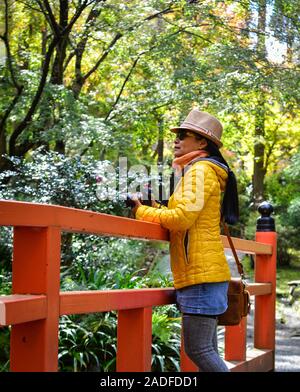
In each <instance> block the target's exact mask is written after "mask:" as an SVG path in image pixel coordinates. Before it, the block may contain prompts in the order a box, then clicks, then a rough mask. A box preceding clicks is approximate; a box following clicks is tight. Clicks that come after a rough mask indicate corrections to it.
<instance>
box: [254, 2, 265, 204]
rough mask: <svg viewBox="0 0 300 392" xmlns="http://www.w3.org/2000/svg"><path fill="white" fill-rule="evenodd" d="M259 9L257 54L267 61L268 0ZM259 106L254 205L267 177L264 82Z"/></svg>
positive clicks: (256, 120)
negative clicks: (265, 163)
mask: <svg viewBox="0 0 300 392" xmlns="http://www.w3.org/2000/svg"><path fill="white" fill-rule="evenodd" d="M258 4H259V10H258V26H257V29H258V37H257V45H256V53H257V56H258V57H259V58H260V59H261V60H263V61H265V60H266V56H267V50H266V11H267V4H266V0H259V2H258ZM256 94H257V106H256V110H255V132H254V162H253V199H254V207H255V208H256V207H257V206H258V204H260V203H261V202H262V201H263V197H264V179H265V174H266V170H265V165H264V160H265V140H264V137H265V105H266V96H265V87H264V85H263V84H261V85H259V86H258V88H257V92H256Z"/></svg>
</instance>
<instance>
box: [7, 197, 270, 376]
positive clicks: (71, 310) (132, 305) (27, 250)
mask: <svg viewBox="0 0 300 392" xmlns="http://www.w3.org/2000/svg"><path fill="white" fill-rule="evenodd" d="M0 226H13V227H14V252H13V266H12V267H13V268H12V270H13V281H12V295H8V296H0V325H12V330H11V347H10V353H11V370H12V371H56V370H57V356H58V323H59V316H61V315H67V314H80V313H93V312H105V311H117V312H118V337H117V342H118V349H117V370H118V371H149V370H150V369H151V336H152V332H151V315H152V307H153V306H160V305H166V304H172V303H175V295H174V294H175V291H174V289H173V288H154V289H131V290H103V291H100V290H93V291H80V292H76V291H74V292H61V291H60V290H59V288H60V276H59V275H60V248H61V233H62V232H63V231H65V232H78V233H85V234H96V235H105V236H114V237H122V238H137V239H147V240H154V241H163V242H167V241H169V233H168V231H167V230H165V229H163V228H162V227H161V226H160V225H158V224H155V223H149V222H141V221H136V220H134V219H129V218H124V217H118V216H112V215H108V214H102V213H97V212H93V211H85V210H77V209H74V208H69V207H61V206H55V205H45V204H39V203H24V202H17V201H8V200H1V201H0ZM221 239H222V242H223V246H224V248H229V244H228V241H227V238H226V237H225V236H221ZM276 241H277V240H276V233H275V232H272V231H270V232H259V233H257V234H256V241H250V240H244V239H241V238H233V242H234V245H235V247H236V249H237V250H238V251H240V252H242V253H249V254H256V263H255V280H256V282H255V283H250V284H248V285H247V288H248V290H249V292H250V294H251V295H253V296H255V328H254V336H255V338H254V347H255V349H254V351H253V352H251V353H247V351H246V336H247V334H246V328H247V319H246V318H243V320H242V322H241V323H240V325H238V326H234V327H226V328H225V359H226V360H228V361H231V365H230V366H231V367H232V366H234V367H233V369H232V370H248V371H250V370H251V371H255V370H256V369H260V370H265V371H268V370H272V369H274V352H275V339H274V337H275V295H276V293H275V287H276ZM128 345H129V346H130V352H131V353H134V355H133V356H131V357H133V358H132V359H131V360H128V349H129V347H128ZM234 361H235V364H234ZM181 369H182V370H183V371H186V370H188V371H193V370H195V365H193V364H192V363H191V361H190V360H188V358H187V357H186V355H185V353H184V350H182V355H181Z"/></svg>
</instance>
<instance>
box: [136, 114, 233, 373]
mask: <svg viewBox="0 0 300 392" xmlns="http://www.w3.org/2000/svg"><path fill="white" fill-rule="evenodd" d="M172 131H173V132H175V133H176V139H175V145H174V156H175V159H174V161H173V167H174V168H175V169H176V170H177V172H178V171H181V173H182V177H181V179H180V180H179V182H178V184H177V186H176V187H175V190H174V193H173V195H172V196H171V197H170V200H169V202H168V207H163V206H159V205H158V204H156V205H154V207H149V206H144V205H142V204H141V202H140V201H139V200H137V199H135V208H134V211H135V214H136V218H137V219H140V220H144V221H148V222H157V223H160V224H161V225H162V226H163V227H165V228H166V229H169V231H170V257H171V269H172V273H173V278H174V287H175V289H176V300H177V304H178V307H179V309H180V311H181V312H182V317H183V336H184V347H185V351H186V353H187V355H188V356H189V357H190V359H191V360H192V361H193V362H194V363H195V364H196V365H197V366H198V367H199V370H200V371H205V372H228V368H227V366H226V364H225V362H224V361H223V360H222V359H221V358H220V356H219V354H218V348H217V317H218V315H219V314H222V313H224V312H225V310H226V308H227V288H228V281H229V280H230V270H229V267H228V264H227V261H226V258H225V255H224V249H223V245H222V242H221V238H220V218H221V214H222V217H223V218H224V219H225V221H226V222H227V223H230V224H234V223H236V222H237V220H238V195H237V185H236V179H235V176H234V174H233V172H232V171H231V170H230V169H229V166H228V164H227V162H226V161H225V160H224V158H223V157H222V155H221V153H220V151H219V148H220V147H221V146H222V143H221V140H220V139H221V135H222V131H223V128H222V125H221V123H220V122H219V121H218V120H217V119H216V118H215V117H213V116H211V115H210V114H208V113H206V112H200V111H199V110H197V109H193V110H192V111H191V112H190V113H189V115H188V116H187V118H186V119H185V120H184V122H183V123H182V124H181V126H180V127H178V128H173V129H172ZM224 191H225V193H224V196H223V200H222V202H221V193H222V192H224Z"/></svg>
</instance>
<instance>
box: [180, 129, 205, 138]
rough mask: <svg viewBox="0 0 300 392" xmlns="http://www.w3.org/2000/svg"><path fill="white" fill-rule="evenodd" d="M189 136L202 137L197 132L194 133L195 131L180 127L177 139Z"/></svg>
mask: <svg viewBox="0 0 300 392" xmlns="http://www.w3.org/2000/svg"><path fill="white" fill-rule="evenodd" d="M187 136H194V137H196V138H197V139H198V138H199V139H200V137H199V135H197V134H196V133H194V132H191V131H187V130H185V129H180V130H179V131H178V132H177V133H176V139H179V140H184V139H185V138H186V137H187Z"/></svg>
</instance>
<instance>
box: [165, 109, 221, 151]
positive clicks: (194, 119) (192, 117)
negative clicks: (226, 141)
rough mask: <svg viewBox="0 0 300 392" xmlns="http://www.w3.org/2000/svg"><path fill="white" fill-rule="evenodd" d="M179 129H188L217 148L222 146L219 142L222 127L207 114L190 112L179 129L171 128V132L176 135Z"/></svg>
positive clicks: (194, 110) (195, 111)
mask: <svg viewBox="0 0 300 392" xmlns="http://www.w3.org/2000/svg"><path fill="white" fill-rule="evenodd" d="M180 129H188V130H190V131H193V132H195V133H199V134H200V135H203V136H204V137H206V138H207V139H210V140H211V141H212V142H214V143H215V144H216V145H217V146H218V147H219V148H220V147H222V145H223V144H222V143H221V140H220V139H221V136H222V132H223V126H222V124H221V123H220V121H219V120H218V119H217V118H216V117H214V116H212V115H211V114H209V113H206V112H200V110H198V109H193V110H191V111H190V113H189V114H188V116H187V118H186V119H185V120H184V121H183V123H182V124H181V125H180V127H177V128H171V131H172V132H175V133H176V132H177V131H179V130H180Z"/></svg>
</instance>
